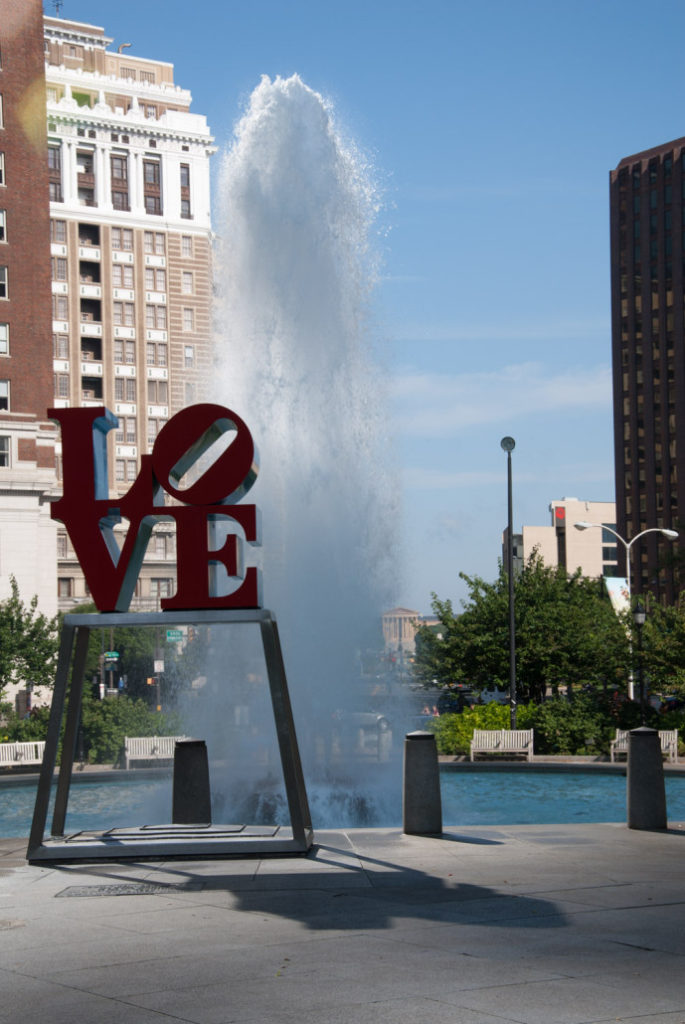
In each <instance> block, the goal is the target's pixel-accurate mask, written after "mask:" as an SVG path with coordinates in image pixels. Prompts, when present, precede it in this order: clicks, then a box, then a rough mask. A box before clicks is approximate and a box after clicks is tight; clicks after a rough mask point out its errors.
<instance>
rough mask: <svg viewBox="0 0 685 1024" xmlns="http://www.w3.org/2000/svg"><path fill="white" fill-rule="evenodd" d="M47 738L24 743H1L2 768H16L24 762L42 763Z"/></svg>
mask: <svg viewBox="0 0 685 1024" xmlns="http://www.w3.org/2000/svg"><path fill="white" fill-rule="evenodd" d="M44 753H45V740H28V741H24V742H23V743H0V768H14V767H16V766H17V765H22V764H42V763H43V754H44Z"/></svg>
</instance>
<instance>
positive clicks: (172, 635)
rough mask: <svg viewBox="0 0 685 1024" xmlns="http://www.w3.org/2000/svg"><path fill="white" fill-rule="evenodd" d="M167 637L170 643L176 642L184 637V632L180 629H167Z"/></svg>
mask: <svg viewBox="0 0 685 1024" xmlns="http://www.w3.org/2000/svg"><path fill="white" fill-rule="evenodd" d="M166 638H167V641H168V642H169V643H171V642H172V641H173V642H176V643H178V641H179V640H182V639H183V632H182V630H180V629H167V631H166Z"/></svg>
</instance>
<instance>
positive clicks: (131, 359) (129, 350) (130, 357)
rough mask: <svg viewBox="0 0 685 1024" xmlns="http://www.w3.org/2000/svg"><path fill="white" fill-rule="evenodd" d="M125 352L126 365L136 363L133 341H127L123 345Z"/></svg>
mask: <svg viewBox="0 0 685 1024" xmlns="http://www.w3.org/2000/svg"><path fill="white" fill-rule="evenodd" d="M125 351H126V363H127V364H128V365H129V366H132V365H133V364H134V363H135V361H136V343H135V341H127V342H126V344H125Z"/></svg>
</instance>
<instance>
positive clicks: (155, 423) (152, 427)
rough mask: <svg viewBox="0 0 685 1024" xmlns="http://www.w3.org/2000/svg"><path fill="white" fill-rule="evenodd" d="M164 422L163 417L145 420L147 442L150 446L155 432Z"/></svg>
mask: <svg viewBox="0 0 685 1024" xmlns="http://www.w3.org/2000/svg"><path fill="white" fill-rule="evenodd" d="M165 423H166V420H165V419H149V420H148V421H147V443H148V446H149V447H150V448H151V447H152V446H153V444H154V443H155V440H156V438H157V434H158V433H159V432H160V430H161V429H162V427H163V426H164V424H165Z"/></svg>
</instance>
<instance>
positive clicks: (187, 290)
mask: <svg viewBox="0 0 685 1024" xmlns="http://www.w3.org/2000/svg"><path fill="white" fill-rule="evenodd" d="M181 291H182V292H183V294H184V295H192V294H193V272H192V270H184V271H183V273H182V275H181Z"/></svg>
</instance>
